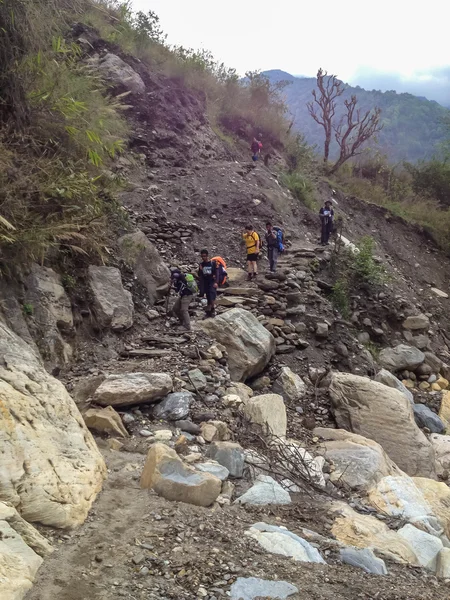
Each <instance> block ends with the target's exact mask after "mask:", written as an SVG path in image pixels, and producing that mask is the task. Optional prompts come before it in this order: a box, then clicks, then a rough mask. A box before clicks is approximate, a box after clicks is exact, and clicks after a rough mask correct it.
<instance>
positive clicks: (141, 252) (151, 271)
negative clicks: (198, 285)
mask: <svg viewBox="0 0 450 600" xmlns="http://www.w3.org/2000/svg"><path fill="white" fill-rule="evenodd" d="M119 245H120V249H121V252H122V256H123V258H124V259H125V260H126V262H127V263H128V264H129V265H130V266H131V267H132V268H133V270H134V274H135V275H136V277H137V280H138V281H139V283H140V284H141V285H143V286H144V287H145V288H146V290H147V294H148V298H149V301H150V304H154V303H155V302H156V301H157V300H159V299H160V298H163V297H164V296H165V295H166V294H167V292H168V290H169V285H170V283H169V281H170V270H169V269H168V267H167V265H166V264H165V263H164V262H163V260H162V258H161V256H160V255H159V252H158V250H157V249H156V247H155V246H154V245H153V244H152V243H151V242H150V240H149V239H148V238H147V236H146V235H145V233H143V232H142V231H137V232H136V233H129V234H127V235H124V236H123V237H121V238H120V239H119Z"/></svg>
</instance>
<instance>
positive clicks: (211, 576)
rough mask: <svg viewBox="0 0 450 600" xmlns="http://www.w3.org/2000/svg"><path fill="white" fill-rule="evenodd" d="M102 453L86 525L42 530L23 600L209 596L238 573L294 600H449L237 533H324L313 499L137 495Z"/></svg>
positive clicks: (129, 460) (129, 476) (135, 472)
mask: <svg viewBox="0 0 450 600" xmlns="http://www.w3.org/2000/svg"><path fill="white" fill-rule="evenodd" d="M105 455H106V460H107V463H108V467H109V472H110V475H109V479H108V481H107V482H106V485H105V490H104V492H103V493H102V494H101V495H100V497H99V499H98V501H97V503H96V505H95V507H94V509H93V511H92V512H91V515H90V517H89V519H88V521H87V522H86V523H85V524H84V525H83V526H82V527H81V528H80V529H79V530H76V531H74V532H66V533H62V532H57V533H55V532H49V531H48V530H44V532H45V533H46V534H47V535H49V537H51V538H52V539H53V540H54V543H55V547H56V551H55V553H54V554H53V556H52V557H50V558H49V559H47V560H46V561H45V563H44V565H43V566H42V567H41V570H40V571H39V574H38V577H37V580H36V584H35V586H34V588H33V590H32V591H31V592H30V593H29V594H28V596H27V600H116V599H118V598H124V599H126V600H138V599H141V598H145V599H151V598H152V599H153V598H154V599H158V600H166V599H171V600H178V599H180V600H181V599H194V598H201V597H206V598H209V599H211V598H217V599H219V598H222V597H224V598H226V597H227V591H228V590H229V588H230V585H231V584H232V583H233V581H234V580H235V578H236V577H239V576H244V577H245V576H256V577H263V578H264V577H265V578H278V579H285V580H287V581H290V582H291V583H294V584H295V585H296V586H297V587H298V589H299V590H300V591H299V594H298V595H297V596H293V599H294V600H359V599H377V600H447V599H448V598H449V597H450V584H445V583H443V582H442V581H438V580H437V579H436V578H435V577H434V576H432V575H430V574H428V573H427V572H425V571H424V570H420V569H413V568H406V567H404V568H403V567H398V566H396V565H393V564H388V569H389V572H390V574H389V575H388V576H387V577H376V576H371V575H366V574H365V573H363V572H362V571H360V570H358V569H354V568H352V567H349V566H346V565H342V564H338V563H337V561H336V560H335V558H334V556H333V553H332V552H330V551H329V550H327V548H321V551H322V554H323V555H324V556H325V558H326V560H327V563H328V564H327V565H326V566H324V565H314V564H305V563H298V562H293V561H292V560H290V559H287V558H284V557H281V556H277V555H272V554H268V553H266V552H265V551H263V550H262V549H261V548H260V547H259V546H258V545H257V543H256V542H255V541H253V540H251V539H248V538H247V537H246V536H245V535H244V532H245V530H246V529H247V528H248V527H249V526H250V525H252V524H253V523H256V522H258V521H265V522H267V523H272V524H277V525H285V526H287V527H288V528H289V529H290V530H291V531H293V532H299V530H300V528H301V527H307V528H309V529H313V530H315V531H316V532H319V533H323V534H326V533H327V529H328V528H329V525H330V522H329V521H328V520H327V518H326V511H325V509H324V507H323V506H322V502H323V501H324V500H323V499H321V498H313V497H309V496H304V497H300V498H297V499H296V501H295V503H294V504H293V505H291V506H290V507H285V508H280V507H277V508H275V509H273V510H272V509H271V508H264V509H254V508H253V509H245V508H241V507H237V506H225V507H223V508H215V509H214V508H213V509H202V508H198V507H195V506H190V505H186V504H182V503H173V502H168V501H165V500H164V499H161V498H159V497H158V496H156V495H155V494H154V493H152V492H147V491H142V490H140V489H139V475H140V472H141V469H142V464H143V461H144V457H143V456H142V455H140V454H131V453H127V452H123V453H118V452H109V451H105ZM199 590H200V591H199ZM203 590H205V591H206V595H203V596H202V593H203V594H204V592H203Z"/></svg>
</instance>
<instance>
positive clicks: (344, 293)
mask: <svg viewBox="0 0 450 600" xmlns="http://www.w3.org/2000/svg"><path fill="white" fill-rule="evenodd" d="M331 301H332V303H333V306H334V307H335V308H336V310H338V311H339V312H340V313H341V315H342V316H343V317H344V319H348V317H349V316H350V291H349V284H348V280H347V279H346V278H345V277H342V278H341V279H338V281H336V283H335V284H334V285H333V292H332V294H331Z"/></svg>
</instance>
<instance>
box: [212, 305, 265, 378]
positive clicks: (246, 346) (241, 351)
mask: <svg viewBox="0 0 450 600" xmlns="http://www.w3.org/2000/svg"><path fill="white" fill-rule="evenodd" d="M201 327H202V329H204V331H205V332H206V333H207V334H208V335H210V336H211V337H212V338H214V339H215V340H217V341H218V342H220V343H221V344H222V345H223V346H225V348H226V350H227V352H228V366H229V368H230V375H231V378H232V379H233V380H235V381H245V380H246V379H248V378H249V377H252V376H254V375H258V373H260V372H261V371H262V370H263V369H264V367H265V366H266V365H267V363H268V362H269V360H270V359H271V358H272V356H273V355H274V353H275V339H274V337H273V335H272V334H271V333H270V332H269V331H267V329H266V328H265V327H264V326H263V325H261V323H260V322H259V321H258V319H257V318H256V317H255V316H254V315H252V314H251V313H250V312H248V311H246V310H244V309H242V308H233V309H231V310H229V311H227V312H225V313H223V314H222V315H220V316H218V317H216V318H215V319H208V320H206V321H203V322H202V323H201Z"/></svg>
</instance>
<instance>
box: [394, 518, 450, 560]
mask: <svg viewBox="0 0 450 600" xmlns="http://www.w3.org/2000/svg"><path fill="white" fill-rule="evenodd" d="M398 535H399V536H400V537H401V538H403V539H404V540H406V541H407V542H408V544H409V545H410V546H411V548H412V549H413V550H414V552H415V554H416V556H417V559H418V561H419V564H420V565H421V566H422V567H425V568H427V569H430V571H435V570H436V566H437V556H438V554H439V552H440V551H441V550H442V548H443V547H444V546H443V544H442V542H441V540H440V539H439V538H437V537H435V536H434V535H430V534H429V533H426V532H425V531H421V530H420V529H417V527H414V525H411V524H409V523H408V524H407V525H405V526H404V527H402V528H401V529H399V530H398Z"/></svg>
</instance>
